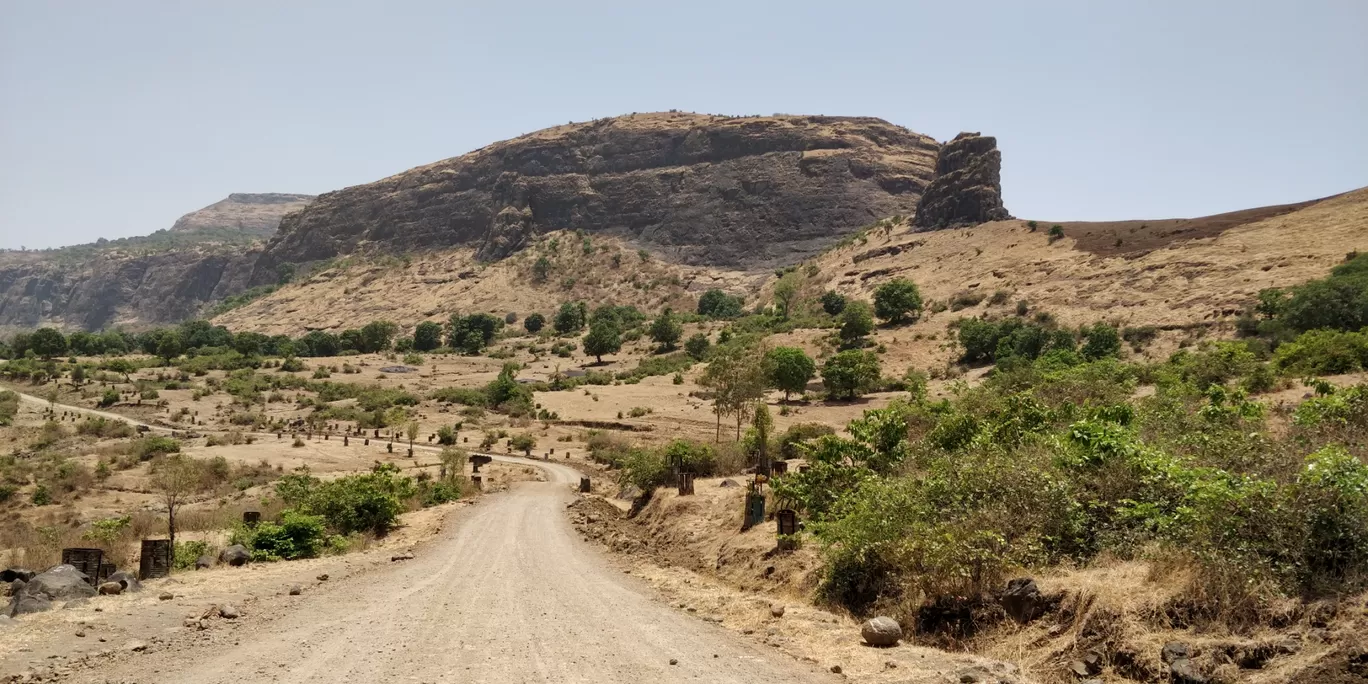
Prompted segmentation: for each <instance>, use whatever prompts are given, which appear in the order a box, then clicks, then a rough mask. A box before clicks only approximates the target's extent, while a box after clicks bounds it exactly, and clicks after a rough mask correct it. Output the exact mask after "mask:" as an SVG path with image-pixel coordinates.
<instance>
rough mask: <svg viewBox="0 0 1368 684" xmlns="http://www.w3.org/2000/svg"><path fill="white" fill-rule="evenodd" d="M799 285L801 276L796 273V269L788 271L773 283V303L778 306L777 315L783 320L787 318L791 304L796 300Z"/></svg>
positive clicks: (791, 307) (799, 288)
mask: <svg viewBox="0 0 1368 684" xmlns="http://www.w3.org/2000/svg"><path fill="white" fill-rule="evenodd" d="M801 285H802V276H801V275H799V274H798V271H789V272H788V273H785V274H784V275H783V276H782V277H780V278H779V280H778V281H777V282H775V283H774V304H775V306H777V307H779V315H780V316H782V317H783V318H784V319H785V320H787V319H788V317H789V312H790V311H791V310H792V309H793V305H794V304H796V303H797V302H798V293H799V291H800V290H801V287H800V286H801Z"/></svg>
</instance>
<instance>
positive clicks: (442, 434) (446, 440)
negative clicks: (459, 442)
mask: <svg viewBox="0 0 1368 684" xmlns="http://www.w3.org/2000/svg"><path fill="white" fill-rule="evenodd" d="M437 443H438V444H441V445H442V446H451V445H453V444H455V443H456V430H455V429H453V428H452V427H451V426H450V425H443V426H442V427H439V428H437Z"/></svg>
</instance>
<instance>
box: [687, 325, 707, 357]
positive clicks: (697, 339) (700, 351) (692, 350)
mask: <svg viewBox="0 0 1368 684" xmlns="http://www.w3.org/2000/svg"><path fill="white" fill-rule="evenodd" d="M710 344H711V343H710V342H709V341H708V336H707V335H705V334H703V333H701V332H700V333H694V334H693V335H692V336H690V337H689V339H688V340H685V342H684V351H685V352H686V353H688V355H689V356H691V357H693V358H694V360H696V361H702V360H703V358H704V357H705V356H707V355H708V347H709V345H710Z"/></svg>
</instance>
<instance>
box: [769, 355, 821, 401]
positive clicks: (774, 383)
mask: <svg viewBox="0 0 1368 684" xmlns="http://www.w3.org/2000/svg"><path fill="white" fill-rule="evenodd" d="M765 370H766V372H767V374H768V380H769V385H770V386H771V387H774V388H776V389H781V390H783V391H784V401H788V399H789V395H790V394H791V393H793V392H802V391H803V390H804V389H806V388H807V384H808V381H809V380H811V379H812V376H813V375H814V374H816V372H817V364H816V363H815V362H813V360H812V358H811V357H809V356H808V355H807V354H805V353H804V352H803V350H802V349H799V348H797V347H775V348H774V349H771V350H769V353H768V354H766V355H765Z"/></svg>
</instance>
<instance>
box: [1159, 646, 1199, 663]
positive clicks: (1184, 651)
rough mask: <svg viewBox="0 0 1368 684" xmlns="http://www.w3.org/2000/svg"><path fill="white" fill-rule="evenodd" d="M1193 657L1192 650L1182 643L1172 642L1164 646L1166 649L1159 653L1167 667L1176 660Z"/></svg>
mask: <svg viewBox="0 0 1368 684" xmlns="http://www.w3.org/2000/svg"><path fill="white" fill-rule="evenodd" d="M1191 657H1192V648H1191V647H1190V646H1188V645H1187V644H1185V643H1183V642H1181V641H1170V642H1168V643H1165V644H1164V648H1163V649H1162V650H1161V651H1159V658H1160V659H1161V660H1163V661H1164V664H1165V665H1168V664H1171V663H1173V662H1174V661H1175V660H1182V659H1184V658H1191Z"/></svg>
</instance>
